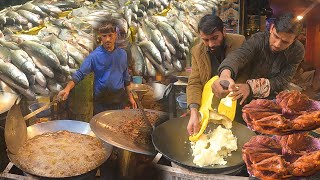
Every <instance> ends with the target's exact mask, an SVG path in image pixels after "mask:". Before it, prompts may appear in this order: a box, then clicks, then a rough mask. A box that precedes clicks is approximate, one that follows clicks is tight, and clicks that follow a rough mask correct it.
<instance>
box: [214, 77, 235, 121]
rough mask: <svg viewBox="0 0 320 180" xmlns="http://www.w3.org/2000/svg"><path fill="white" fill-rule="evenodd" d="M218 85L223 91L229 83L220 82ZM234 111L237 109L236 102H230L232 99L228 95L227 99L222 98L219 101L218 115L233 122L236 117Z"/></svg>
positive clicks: (225, 81)
mask: <svg viewBox="0 0 320 180" xmlns="http://www.w3.org/2000/svg"><path fill="white" fill-rule="evenodd" d="M219 83H220V85H221V86H222V88H223V89H224V90H227V89H228V88H229V84H230V82H229V81H227V80H222V81H220V82H219ZM231 93H232V92H231ZM236 109H237V100H232V97H229V95H228V96H227V97H225V98H222V99H221V100H220V103H219V106H218V113H219V114H221V115H224V116H226V117H227V118H229V119H230V120H232V121H233V120H234V117H235V115H236Z"/></svg>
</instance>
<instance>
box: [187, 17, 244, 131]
mask: <svg viewBox="0 0 320 180" xmlns="http://www.w3.org/2000/svg"><path fill="white" fill-rule="evenodd" d="M198 31H199V35H200V38H201V40H200V42H199V43H198V44H196V45H195V46H194V47H193V48H192V51H191V55H192V58H191V60H192V67H191V68H192V71H191V74H190V76H189V80H188V86H187V101H188V107H189V109H190V119H189V123H188V127H187V129H188V133H189V134H190V135H192V134H194V133H197V132H198V131H199V129H200V122H199V113H198V110H199V107H200V102H201V96H202V91H203V88H204V85H205V84H206V83H207V82H208V81H209V80H210V79H211V78H212V77H213V76H216V75H218V67H219V65H220V63H221V62H222V60H223V59H224V58H225V56H226V55H227V54H229V53H230V52H232V51H234V50H235V49H237V48H239V47H240V46H241V45H242V44H243V42H244V41H245V38H244V36H242V35H238V34H228V33H226V31H225V29H224V26H223V22H222V20H221V19H220V18H219V17H218V16H215V15H211V14H209V15H205V16H203V17H202V18H201V19H200V22H199V24H198Z"/></svg>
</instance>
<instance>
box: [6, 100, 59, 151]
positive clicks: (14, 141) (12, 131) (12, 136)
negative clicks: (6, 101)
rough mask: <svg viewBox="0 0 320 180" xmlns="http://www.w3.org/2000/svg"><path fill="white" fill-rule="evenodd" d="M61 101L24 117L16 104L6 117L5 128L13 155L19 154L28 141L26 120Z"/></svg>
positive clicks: (51, 103) (7, 141)
mask: <svg viewBox="0 0 320 180" xmlns="http://www.w3.org/2000/svg"><path fill="white" fill-rule="evenodd" d="M59 101H60V99H56V100H54V101H52V102H50V103H49V104H46V105H45V106H42V107H41V108H39V109H37V110H35V111H34V112H32V113H30V114H28V115H26V116H25V117H23V116H22V113H21V110H20V107H19V105H18V103H17V102H16V103H15V104H14V105H13V106H12V107H11V108H10V110H9V112H8V114H7V117H6V126H5V133H4V135H5V141H6V144H7V147H8V150H9V151H10V153H12V154H17V153H18V150H19V148H20V147H21V146H22V145H23V144H24V143H25V141H26V140H27V125H26V122H25V120H28V119H30V118H31V117H33V116H35V115H37V114H38V113H40V112H41V111H43V110H46V109H47V108H48V107H50V106H52V105H53V104H55V103H57V102H59Z"/></svg>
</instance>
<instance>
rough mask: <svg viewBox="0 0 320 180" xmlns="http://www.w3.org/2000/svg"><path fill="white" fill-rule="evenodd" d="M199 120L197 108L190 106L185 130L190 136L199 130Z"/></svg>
mask: <svg viewBox="0 0 320 180" xmlns="http://www.w3.org/2000/svg"><path fill="white" fill-rule="evenodd" d="M199 120H200V116H199V112H198V109H196V108H191V111H190V119H189V122H188V126H187V130H188V133H189V135H190V136H191V135H193V134H196V133H198V132H199V130H200V121H199Z"/></svg>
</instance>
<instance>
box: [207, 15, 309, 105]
mask: <svg viewBox="0 0 320 180" xmlns="http://www.w3.org/2000/svg"><path fill="white" fill-rule="evenodd" d="M299 29H300V22H299V21H298V19H297V18H296V17H295V16H294V15H293V14H292V13H284V14H282V15H280V16H278V17H276V19H275V21H274V24H272V25H271V27H270V31H269V32H268V31H266V32H260V33H256V34H254V35H252V37H251V38H250V39H249V40H247V41H246V42H245V43H244V44H243V46H242V47H241V48H239V49H237V50H236V51H233V52H232V53H230V54H229V55H228V56H227V57H226V59H225V60H224V61H223V62H222V63H221V65H220V66H219V69H218V71H219V74H220V76H219V79H218V80H217V81H215V82H214V83H213V84H212V90H213V92H214V94H215V96H216V97H218V98H222V97H224V96H226V95H227V94H229V92H233V93H232V94H231V95H230V96H232V97H234V99H240V100H241V101H240V104H241V105H242V104H244V103H245V101H246V99H248V98H249V99H251V98H273V97H274V96H275V94H276V93H277V92H279V91H282V90H284V89H285V88H286V87H287V85H288V83H289V82H290V81H291V80H292V77H293V76H294V74H295V72H296V70H297V67H298V66H299V64H300V62H301V61H302V60H303V58H304V53H305V51H304V47H303V45H302V44H301V43H300V42H299V41H298V40H296V37H297V35H298V33H299ZM248 66H251V71H249V72H247V73H248V75H249V79H248V80H247V81H246V83H245V84H235V82H234V79H236V78H237V75H238V72H239V71H240V70H241V69H243V68H245V67H248ZM221 80H228V81H229V82H230V85H229V89H228V90H223V88H222V87H221V86H220V84H219V82H220V81H221Z"/></svg>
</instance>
